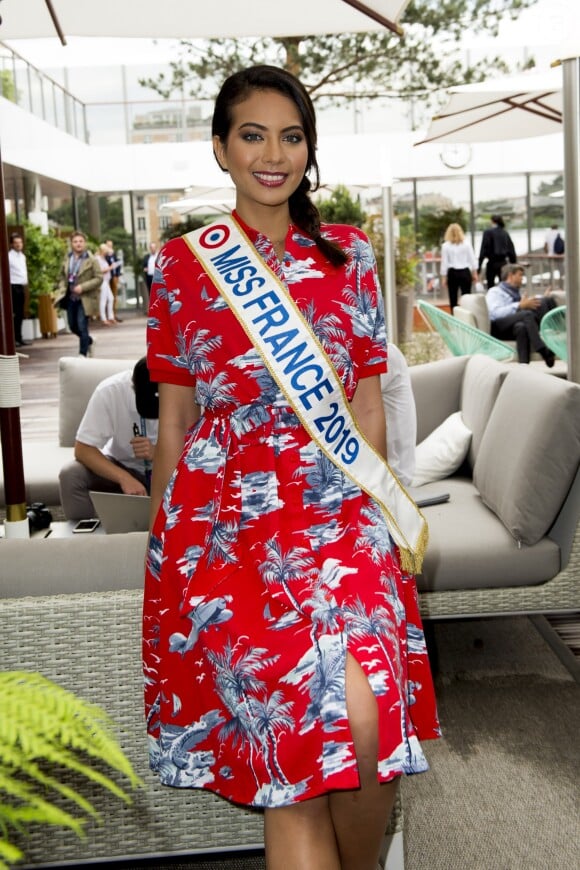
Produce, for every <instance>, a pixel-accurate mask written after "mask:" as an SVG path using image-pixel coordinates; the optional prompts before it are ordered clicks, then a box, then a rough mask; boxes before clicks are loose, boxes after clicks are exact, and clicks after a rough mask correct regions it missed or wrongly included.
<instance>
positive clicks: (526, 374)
mask: <svg viewBox="0 0 580 870" xmlns="http://www.w3.org/2000/svg"><path fill="white" fill-rule="evenodd" d="M411 380H412V384H413V391H414V394H415V399H416V404H417V414H418V421H417V440H418V442H422V441H423V439H425V438H426V437H427V436H428V435H429V433H433V430H436V429H437V427H438V426H441V425H443V428H445V423H446V421H447V420H449V419H450V418H451V416H452V415H454V414H456V413H457V412H460V414H461V418H462V421H463V423H464V424H465V426H466V427H467V429H468V430H469V431H470V432H471V433H472V434H471V438H470V440H469V443H468V447H467V452H466V455H465V458H464V460H463V461H462V462H461V465H460V468H459V469H458V470H457V471H456V472H455V473H453V474H452V476H450V477H448V478H447V479H445V480H442V481H439V482H435V483H429V484H427V485H425V486H423V487H422V492H424V493H425V494H428V493H433V492H436V493H440V492H442V491H446V492H448V493H449V494H450V501H449V502H448V503H446V504H441V505H438V506H434V507H430V508H427V509H426V516H427V519H428V521H429V530H430V542H429V547H428V550H427V555H426V559H425V563H424V570H423V574H422V575H421V576H420V577H419V578H418V586H419V591H420V602H421V610H422V613H423V615H424V616H427V617H454V616H469V615H483V614H494V613H519V612H523V613H547V612H562V611H570V610H575V609H578V608H579V607H580V470H579V465H580V386H578V385H577V384H573V383H570V382H569V381H566V380H564V379H562V378H554V377H550V376H548V375H547V374H545V373H544V371H543V370H540V371H537V370H534V369H533V367H531V366H521V365H513V364H511V363H499V362H496V361H495V360H492V359H490V358H489V357H484V356H473V357H453V358H451V359H446V360H441V361H439V362H436V363H428V364H425V365H419V366H414V367H412V369H411ZM445 446H446V448H447V450H448V451H449V448H450V445H449V444H448V443H447V444H446V445H445ZM420 449H421V445H420V444H419V446H418V448H417V450H418V452H419V451H420Z"/></svg>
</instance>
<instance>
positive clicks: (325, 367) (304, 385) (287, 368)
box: [183, 217, 428, 573]
mask: <svg viewBox="0 0 580 870" xmlns="http://www.w3.org/2000/svg"><path fill="white" fill-rule="evenodd" d="M183 239H184V241H185V242H186V243H187V245H188V246H189V248H190V249H191V250H192V251H193V253H194V254H195V256H196V258H197V260H198V261H199V263H200V264H201V265H202V267H203V268H204V270H205V272H206V273H207V275H208V276H209V277H210V278H211V280H212V281H213V283H214V284H215V286H216V288H217V289H218V290H219V292H220V294H221V295H222V296H223V298H224V299H225V300H226V302H227V303H228V306H229V307H230V309H231V310H232V312H233V313H234V314H235V315H236V317H237V319H238V321H239V322H240V324H241V326H242V327H243V329H244V331H245V332H246V334H247V335H248V337H249V338H250V340H251V341H252V343H253V345H254V347H255V348H256V350H257V351H258V352H259V354H260V356H261V357H262V360H263V362H264V365H265V366H266V368H267V369H268V371H269V372H270V374H271V375H272V377H273V378H274V380H275V381H276V383H277V384H278V386H279V387H280V389H281V390H282V392H283V393H284V395H285V397H286V399H287V400H288V403H289V404H290V406H291V407H292V408H293V410H294V411H295V413H296V415H297V416H298V418H299V420H300V422H301V423H302V425H303V426H304V428H305V429H306V430H307V432H308V433H309V434H310V435H311V437H312V438H313V440H314V441H315V442H316V444H317V445H318V446H319V447H320V449H321V450H322V451H323V452H324V454H325V455H326V456H327V457H328V458H329V459H331V460H332V462H334V463H335V465H337V466H338V468H340V469H341V471H343V472H344V474H346V475H347V476H348V477H349V478H350V479H351V480H353V481H354V482H355V483H356V485H357V486H358V487H360V489H362V490H364V491H365V492H366V493H368V495H370V496H372V498H373V499H375V501H376V502H377V504H378V505H379V506H380V508H381V510H382V511H383V513H384V515H385V519H386V522H387V526H388V528H389V531H390V533H391V535H392V537H393V539H394V541H395V542H396V544H397V545H398V547H399V550H400V556H401V566H402V568H403V570H405V571H409V572H412V573H419V572H420V570H421V563H422V560H423V555H424V552H425V548H426V546H427V537H428V531H427V523H426V521H425V518H424V517H423V515H422V514H421V512H420V511H419V509H418V508H417V505H416V504H415V502H414V501H413V500H412V499H411V497H410V496H409V495H408V493H407V492H406V491H405V489H404V488H403V486H402V485H401V483H400V481H399V480H398V479H397V478H396V477H395V475H394V474H393V473H392V471H391V469H390V468H389V466H388V465H387V463H386V462H385V460H384V459H383V457H382V456H380V454H379V453H377V452H376V450H375V449H374V448H373V447H372V446H371V445H370V444H369V442H368V441H367V440H366V439H365V438H364V436H363V434H362V433H361V432H360V430H359V429H358V427H357V424H356V422H355V420H354V418H353V416H352V412H351V409H350V403H349V401H348V399H347V397H346V394H345V392H344V388H343V385H342V383H341V381H340V379H339V377H338V375H337V373H336V371H335V369H334V367H333V365H332V363H331V361H330V360H329V358H328V357H327V355H326V353H325V351H324V349H323V347H322V345H321V344H320V343H319V341H318V339H317V338H316V336H315V335H314V334H313V332H312V331H311V329H310V327H309V325H308V323H307V322H306V320H305V319H304V317H303V316H302V314H301V312H300V311H299V309H298V307H297V306H296V304H295V303H294V300H293V299H292V298H291V297H290V295H289V293H288V291H287V289H286V288H285V287H284V285H283V284H282V282H281V281H280V280H279V279H278V277H277V276H276V275H275V274H274V273H273V272H272V270H271V269H269V268H268V266H267V265H266V263H265V262H264V260H263V259H262V257H261V256H260V255H259V254H258V252H257V251H256V249H255V248H254V246H253V245H252V243H251V242H250V240H249V239H248V238H247V236H246V235H245V233H244V232H243V231H242V229H241V227H240V226H239V225H238V224H237V223H236V222H235V220H234V219H233V217H225V218H223V219H220V221H219V222H218V223H215V224H212V225H211V226H209V227H203V228H201V229H199V230H194V231H193V232H191V233H187V234H186V235H184V236H183Z"/></svg>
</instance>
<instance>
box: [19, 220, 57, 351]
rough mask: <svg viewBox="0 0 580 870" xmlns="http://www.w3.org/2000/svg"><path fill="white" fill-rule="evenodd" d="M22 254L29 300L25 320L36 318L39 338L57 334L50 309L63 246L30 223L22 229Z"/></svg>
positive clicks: (53, 310) (54, 317) (51, 308)
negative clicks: (27, 317) (24, 255)
mask: <svg viewBox="0 0 580 870" xmlns="http://www.w3.org/2000/svg"><path fill="white" fill-rule="evenodd" d="M24 253H25V254H26V266H27V270H28V287H29V291H30V299H29V306H28V315H29V317H33V318H34V317H38V320H39V328H40V333H41V335H42V336H44V337H47V336H54V335H56V334H57V332H58V325H57V313H56V311H55V309H54V307H53V304H52V302H53V293H54V288H55V285H56V283H57V281H58V276H59V273H60V269H61V265H62V261H63V257H64V255H65V253H66V243H65V241H64V240H63V239H61V238H59V237H58V236H57V235H56V234H55V233H54V231H52V230H50V231H49V233H48V234H47V235H45V234H44V233H43V232H42V230H41V229H40V227H37V226H35V225H34V224H31V223H28V222H27V223H26V224H25V226H24Z"/></svg>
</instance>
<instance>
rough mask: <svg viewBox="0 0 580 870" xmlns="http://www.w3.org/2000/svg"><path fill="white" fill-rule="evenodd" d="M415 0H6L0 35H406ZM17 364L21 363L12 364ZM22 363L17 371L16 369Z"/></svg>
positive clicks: (8, 443)
mask: <svg viewBox="0 0 580 870" xmlns="http://www.w3.org/2000/svg"><path fill="white" fill-rule="evenodd" d="M408 2H409V0H365V2H360V0H316V2H315V3H314V2H312V0H292V2H291V3H286V4H280V3H273V2H272V0H243V2H240V0H221V2H220V3H213V4H212V3H203V4H202V3H201V2H197V3H194V2H193V0H189V2H184V0H165V2H164V3H163V5H162V7H160V5H159V2H158V0H123V2H119V0H85V2H82V0H26V2H23V0H3V2H2V5H1V7H0V16H1V23H0V39H1V40H3V41H12V42H14V41H15V40H17V39H26V38H28V39H30V38H39V37H47V36H54V35H55V32H56V34H57V35H58V37H59V39H60V41H61V42H62V44H63V45H66V36H67V35H69V36H73V35H75V36H92V37H95V36H96V37H103V38H105V39H107V43H106V44H107V45H108V44H109V41H110V40H111V38H112V37H157V38H160V39H161V38H190V39H193V38H204V37H219V36H221V37H226V36H228V37H241V36H254V37H259V36H299V35H301V34H303V33H304V32H307V33H308V34H323V33H343V32H344V33H348V32H364V31H368V30H377V29H382V28H388V29H389V30H392V31H394V32H395V33H401V32H402V31H401V29H400V27H399V25H398V24H397V21H398V19H399V17H400V16H401V14H402V13H403V11H404V9H405V7H406V6H407V4H408ZM4 201H5V196H4V180H3V172H2V159H1V155H0V359H2V358H4V359H9V360H10V363H9V367H10V368H9V369H6V370H4V369H3V371H2V374H3V380H6V377H5V376H4V375H5V373H6V372H8V374H9V376H10V379H11V382H13V383H14V387H13V388H12V387H11V388H10V390H4V392H0V437H1V442H2V462H3V469H4V481H5V498H6V507H7V523H6V533H7V534H9V535H13V536H15V535H27V534H28V521H27V519H26V502H25V487H24V472H23V466H22V442H21V430H20V413H19V408H18V406H19V380H18V377H14V375H15V374H16V375H17V374H18V370H17V358H16V357H15V356H14V338H13V334H12V303H11V294H10V276H9V271H8V240H7V233H6V214H5V210H4ZM12 362H14V363H16V366H12ZM15 368H16V372H15V371H14V369H15Z"/></svg>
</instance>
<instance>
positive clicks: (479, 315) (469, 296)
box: [459, 293, 491, 334]
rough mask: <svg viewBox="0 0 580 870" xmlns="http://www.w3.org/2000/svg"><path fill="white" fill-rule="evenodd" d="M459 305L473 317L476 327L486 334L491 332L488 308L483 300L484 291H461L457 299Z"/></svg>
mask: <svg viewBox="0 0 580 870" xmlns="http://www.w3.org/2000/svg"><path fill="white" fill-rule="evenodd" d="M459 305H460V306H461V307H462V308H466V309H467V311H470V312H471V314H473V316H474V317H475V323H476V326H477V328H478V329H481V330H482V331H483V332H487V333H488V334H489V333H490V332H491V324H490V321H489V309H488V307H487V302H486V301H485V294H484V293H462V294H461V296H460V299H459Z"/></svg>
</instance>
